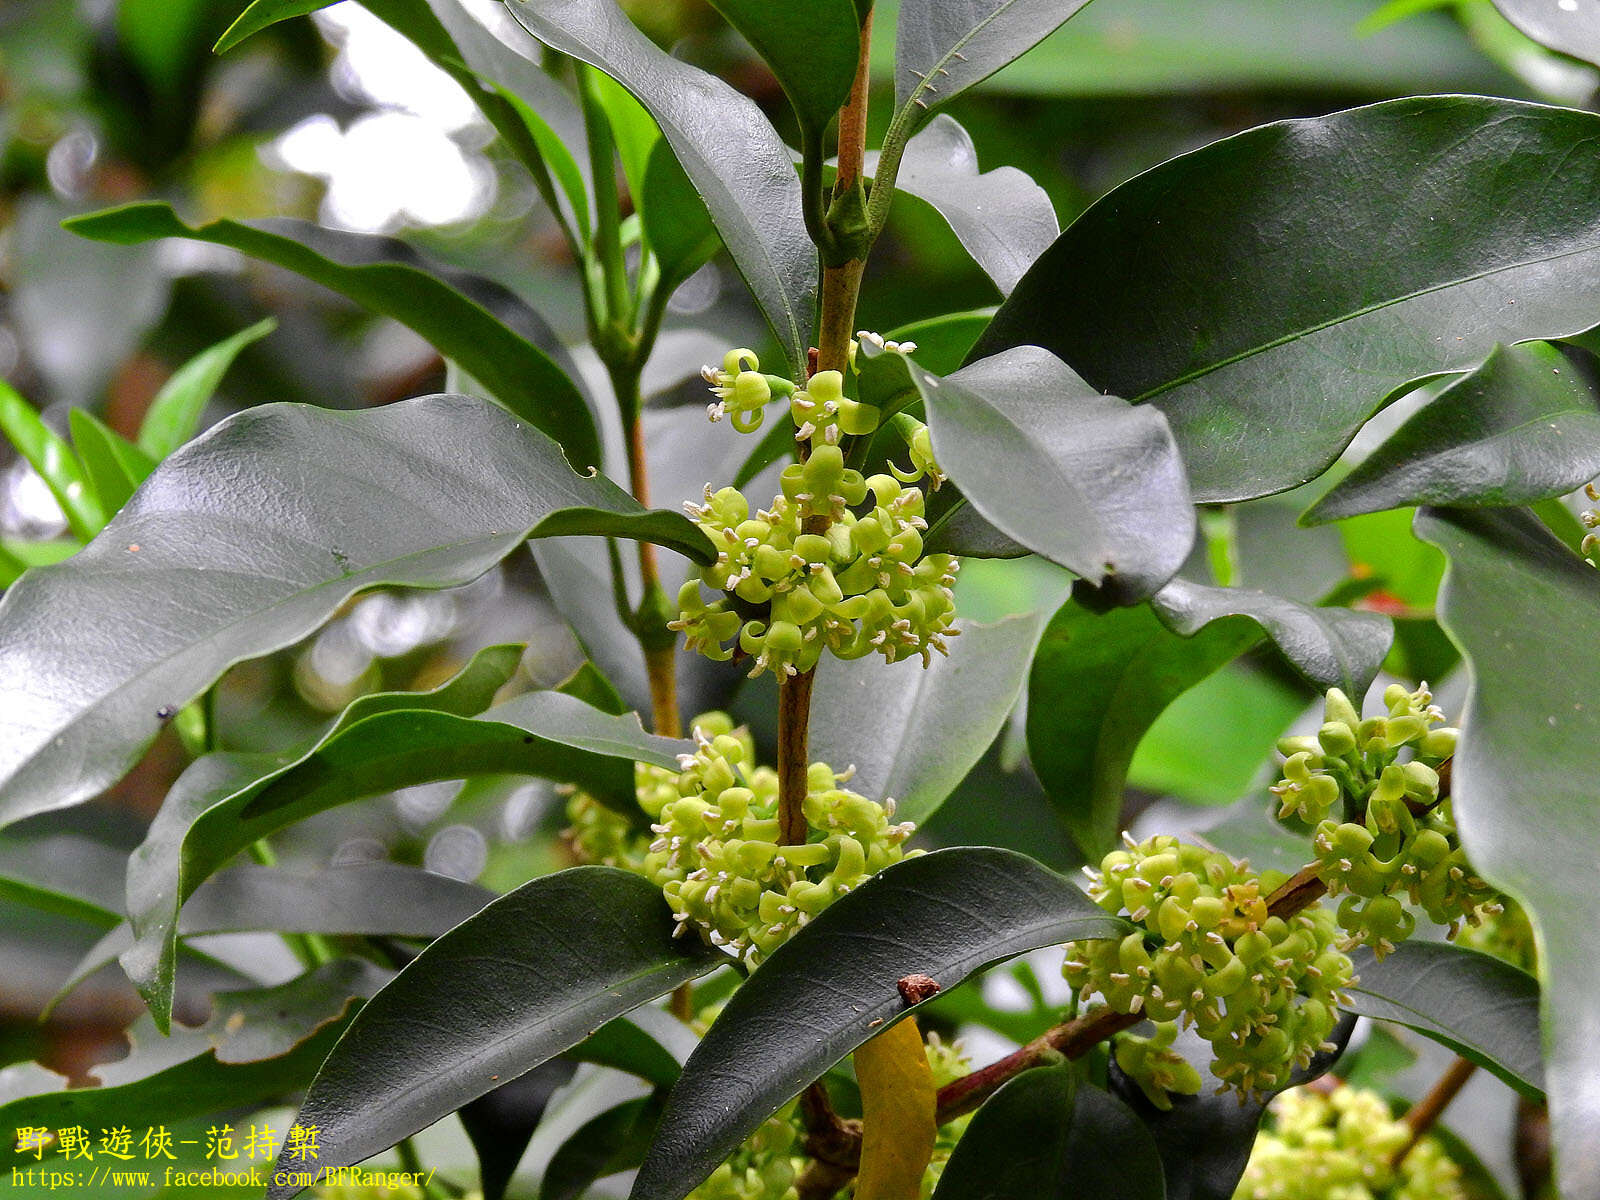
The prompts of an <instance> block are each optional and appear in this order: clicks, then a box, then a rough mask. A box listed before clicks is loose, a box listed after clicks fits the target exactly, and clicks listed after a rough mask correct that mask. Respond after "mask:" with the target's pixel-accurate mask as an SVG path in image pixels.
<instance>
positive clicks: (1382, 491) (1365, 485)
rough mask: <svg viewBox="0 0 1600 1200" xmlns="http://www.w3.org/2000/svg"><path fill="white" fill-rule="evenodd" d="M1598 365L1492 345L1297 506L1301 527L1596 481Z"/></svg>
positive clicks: (1583, 357)
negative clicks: (1328, 485)
mask: <svg viewBox="0 0 1600 1200" xmlns="http://www.w3.org/2000/svg"><path fill="white" fill-rule="evenodd" d="M1597 384H1600V362H1597V361H1596V359H1595V357H1594V355H1592V354H1590V353H1589V352H1588V351H1586V350H1580V349H1578V348H1576V347H1559V346H1552V345H1550V344H1549V343H1547V342H1533V343H1531V344H1529V345H1525V346H1509V347H1507V346H1496V347H1495V348H1494V349H1493V350H1491V351H1490V352H1489V357H1488V358H1486V359H1484V361H1483V365H1482V366H1480V367H1479V368H1478V369H1477V370H1476V371H1473V372H1472V373H1471V374H1470V375H1466V376H1463V377H1462V378H1460V379H1458V380H1456V381H1455V382H1454V383H1452V384H1451V385H1450V386H1449V387H1447V388H1445V389H1444V390H1443V391H1442V392H1440V393H1439V395H1438V396H1437V397H1435V398H1434V399H1433V400H1430V401H1429V402H1428V403H1427V404H1425V405H1423V406H1422V407H1421V408H1420V409H1418V410H1417V411H1416V413H1415V414H1413V415H1412V416H1411V417H1410V418H1409V419H1408V420H1407V421H1406V422H1405V424H1403V425H1401V426H1400V428H1399V429H1397V430H1395V431H1394V433H1392V434H1390V435H1389V437H1388V439H1387V440H1386V441H1385V442H1384V443H1383V444H1382V445H1381V446H1379V447H1378V448H1377V449H1376V450H1374V451H1373V452H1372V453H1371V454H1370V455H1368V456H1367V458H1366V459H1365V460H1363V461H1362V463H1361V464H1360V465H1359V466H1357V467H1356V468H1355V469H1354V470H1353V471H1351V472H1350V473H1349V474H1348V475H1346V476H1345V477H1344V478H1343V479H1341V480H1340V481H1339V482H1338V483H1336V484H1335V485H1334V486H1333V488H1332V489H1331V490H1330V491H1329V492H1328V493H1327V494H1326V495H1325V496H1323V497H1322V498H1321V499H1320V500H1318V501H1317V502H1316V503H1315V504H1313V505H1312V506H1311V507H1310V508H1309V509H1307V510H1306V514H1305V518H1304V520H1305V522H1306V523H1307V524H1313V523H1320V522H1323V521H1337V520H1339V519H1340V518H1341V517H1351V516H1356V515H1357V514H1359V513H1369V512H1378V511H1380V510H1382V509H1386V508H1405V507H1408V506H1410V505H1415V504H1460V505H1468V506H1471V507H1474V508H1476V507H1490V508H1500V507H1504V506H1508V505H1517V504H1531V503H1533V502H1534V501H1536V500H1545V499H1548V498H1550V497H1552V496H1560V495H1564V494H1565V493H1567V492H1570V491H1572V490H1573V489H1574V488H1577V487H1580V486H1581V485H1583V484H1585V483H1587V482H1588V481H1589V480H1591V479H1593V478H1594V477H1595V476H1596V475H1600V394H1597V392H1596V386H1597Z"/></svg>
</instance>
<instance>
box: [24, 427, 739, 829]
mask: <svg viewBox="0 0 1600 1200" xmlns="http://www.w3.org/2000/svg"><path fill="white" fill-rule="evenodd" d="M565 534H608V535H612V536H620V537H648V538H651V539H653V540H657V541H659V542H661V544H663V545H667V546H670V547H672V548H674V549H677V550H679V551H680V552H685V553H687V554H689V555H690V556H692V557H696V558H699V559H701V560H704V559H705V558H707V557H709V554H710V545H709V543H707V542H706V540H705V538H704V536H703V535H702V534H701V533H700V532H699V530H698V529H696V528H695V527H694V526H693V524H692V523H691V522H689V521H688V520H687V519H686V518H684V517H682V516H679V515H676V514H673V513H666V512H654V513H651V512H646V511H645V510H644V509H643V508H641V507H640V506H639V505H638V503H637V502H636V501H634V500H633V498H632V497H630V496H628V495H627V494H626V493H625V492H623V491H622V489H620V488H618V487H617V486H616V485H615V484H613V483H611V482H610V481H609V480H607V479H605V478H588V477H585V476H581V475H578V474H575V473H574V472H573V471H572V470H571V468H569V467H568V466H567V464H566V461H565V459H563V457H562V455H561V450H560V448H559V447H558V446H557V445H556V444H555V443H554V442H552V441H550V440H549V439H548V438H547V437H545V436H544V435H543V434H541V433H539V432H538V431H537V430H535V429H531V428H528V427H527V426H525V425H523V424H522V423H520V422H518V421H517V420H515V419H514V418H513V417H511V416H510V415H509V414H507V413H506V412H505V411H504V410H502V409H500V408H497V407H496V406H494V405H491V404H487V403H484V402H482V401H478V400H473V399H470V398H467V397H464V396H428V397H422V398H419V399H415V400H409V401H405V402H403V403H400V404H394V405H389V406H387V407H385V408H381V409H375V410H371V411H366V412H330V411H327V410H322V409H315V408H310V407H306V406H300V405H290V404H272V405H266V406H263V407H261V408H255V409H250V410H248V411H246V412H242V413H239V414H238V415H236V416H234V417H232V418H230V419H228V420H227V421H224V422H222V423H221V424H220V425H218V426H216V427H215V428H214V429H212V430H211V431H209V432H208V433H207V434H205V435H204V436H203V437H201V438H199V439H198V440H196V441H194V442H191V443H190V444H189V445H187V446H185V447H184V448H183V449H182V450H179V451H178V452H177V453H176V454H174V455H173V456H172V457H171V458H169V459H168V460H167V461H166V462H165V463H163V464H162V465H161V466H160V467H159V468H158V469H157V470H156V472H155V474H154V475H152V476H151V477H150V478H149V479H148V480H147V481H146V482H145V485H144V486H143V487H142V488H140V489H139V491H138V493H137V494H136V495H135V496H134V498H133V499H132V500H131V501H129V503H128V505H127V507H126V508H124V509H123V510H122V512H121V513H119V514H118V515H117V517H116V519H115V520H113V521H112V522H111V524H110V525H109V526H108V527H107V529H106V531H105V533H104V534H102V535H101V536H100V537H99V538H97V539H96V540H95V541H94V542H93V543H92V544H91V545H90V546H88V547H87V548H86V549H84V550H83V551H81V552H80V553H79V554H77V555H76V556H74V557H73V558H72V559H70V560H69V561H67V562H65V563H62V564H60V565H58V566H54V567H45V568H40V569H38V570H34V571H30V572H29V573H28V575H27V576H25V577H24V578H23V579H22V580H20V581H19V582H18V583H16V584H15V585H13V586H12V587H11V588H10V589H9V590H8V591H7V592H6V594H5V598H4V600H3V601H0V629H3V630H4V631H5V645H4V649H3V650H0V664H3V666H0V713H4V714H6V715H5V718H4V721H5V724H4V725H3V726H0V728H3V730H4V736H0V824H7V823H10V822H11V821H15V820H19V819H20V818H22V817H24V816H28V815H30V814H33V813H38V812H46V811H48V810H50V809H54V808H64V807H66V806H68V805H71V804H76V803H78V802H80V801H83V800H86V799H88V798H89V797H90V796H92V795H94V794H95V793H97V792H98V791H100V790H101V789H102V788H104V787H106V786H107V785H108V784H110V783H112V782H114V781H115V780H116V779H118V778H119V777H120V776H121V775H122V774H123V773H124V772H125V771H126V770H127V769H128V768H129V767H130V766H131V765H132V764H133V762H134V761H135V760H136V758H137V756H138V754H139V752H140V751H141V750H142V749H143V747H144V746H146V745H147V744H148V743H149V742H150V741H151V740H152V739H153V738H154V737H155V736H156V734H157V733H158V732H159V731H160V730H161V728H162V726H163V724H164V723H165V721H166V720H167V719H168V718H170V716H171V715H173V714H174V713H175V712H176V711H177V709H179V708H181V707H182V706H183V705H184V704H186V703H188V702H189V701H190V700H192V699H193V698H194V697H195V696H197V695H199V694H200V693H201V692H202V691H204V690H205V689H206V688H207V687H209V686H210V685H211V684H212V683H213V682H214V681H215V680H216V679H217V677H218V676H219V675H221V674H222V673H223V671H225V670H226V669H227V668H228V667H229V666H230V665H232V664H233V663H236V662H240V661H242V660H244V659H247V658H252V657H255V656H257V655H260V654H265V653H268V652H270V651H272V650H276V649H280V648H282V647H284V646H288V645H292V644H293V643H295V642H296V641H298V640H299V639H300V638H302V637H303V636H305V635H306V634H307V633H309V632H311V630H313V629H315V628H317V626H319V625H320V624H322V623H323V622H324V621H326V620H327V619H328V617H330V616H331V615H332V614H333V613H334V612H335V611H336V610H337V609H338V608H339V606H340V605H341V604H343V603H344V602H345V601H346V600H347V599H349V598H350V597H351V596H352V595H354V594H356V593H357V592H360V591H363V590H365V589H367V588H371V587H376V586H379V585H383V584H408V585H412V586H419V587H449V586H454V585H456V584H461V583H465V582H467V581H469V580H471V579H473V578H475V577H476V576H477V575H479V574H481V573H482V572H483V571H485V570H487V569H488V568H489V567H490V566H491V565H493V564H494V563H495V562H497V561H498V560H499V559H501V558H503V557H505V556H506V555H507V554H509V553H511V552H512V551H513V550H515V549H516V548H517V547H518V546H519V545H521V544H522V542H523V540H524V539H525V538H527V537H528V536H530V535H531V536H533V537H546V536H552V535H565ZM127 613H137V614H139V620H138V622H137V623H136V624H134V625H129V624H127V623H126V622H125V621H124V619H123V617H122V616H121V615H119V614H127Z"/></svg>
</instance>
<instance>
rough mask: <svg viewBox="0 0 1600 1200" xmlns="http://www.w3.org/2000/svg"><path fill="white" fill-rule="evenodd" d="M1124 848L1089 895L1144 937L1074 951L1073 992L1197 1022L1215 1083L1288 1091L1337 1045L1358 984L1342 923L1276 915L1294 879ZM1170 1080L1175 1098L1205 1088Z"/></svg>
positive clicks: (1214, 855) (1166, 851) (1149, 845)
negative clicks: (1335, 1036)
mask: <svg viewBox="0 0 1600 1200" xmlns="http://www.w3.org/2000/svg"><path fill="white" fill-rule="evenodd" d="M1124 840H1125V841H1126V842H1127V849H1126V850H1117V851H1113V852H1112V853H1110V854H1108V855H1106V856H1105V859H1104V860H1103V861H1102V863H1101V865H1100V870H1099V871H1097V872H1095V871H1091V872H1090V876H1091V879H1092V880H1093V883H1092V886H1091V887H1090V889H1089V895H1090V896H1091V897H1092V898H1093V899H1094V900H1095V901H1096V902H1097V903H1098V904H1099V905H1100V907H1101V908H1104V909H1105V910H1106V911H1108V912H1111V913H1116V914H1119V915H1123V916H1126V917H1127V918H1128V919H1129V920H1131V921H1132V922H1134V924H1136V925H1138V926H1139V927H1140V928H1138V929H1136V930H1135V931H1134V932H1132V933H1130V934H1128V935H1127V936H1126V937H1124V938H1122V939H1121V940H1120V941H1118V940H1115V939H1109V940H1104V941H1090V942H1073V943H1070V944H1069V945H1068V947H1067V958H1066V963H1065V965H1064V967H1063V973H1064V975H1065V976H1066V979H1067V982H1068V983H1070V984H1072V985H1073V986H1074V987H1076V988H1078V989H1079V992H1080V994H1081V996H1082V998H1083V999H1084V1000H1088V999H1089V998H1091V997H1092V996H1094V995H1095V994H1099V995H1100V996H1101V997H1102V998H1103V999H1104V1001H1105V1002H1106V1003H1107V1004H1108V1005H1110V1006H1111V1007H1112V1008H1113V1009H1115V1010H1116V1011H1118V1012H1125V1013H1138V1014H1141V1015H1144V1016H1146V1017H1148V1018H1150V1019H1151V1020H1153V1021H1157V1022H1167V1021H1176V1020H1182V1021H1183V1022H1184V1023H1185V1024H1189V1023H1193V1025H1194V1027H1195V1029H1196V1031H1197V1032H1198V1033H1199V1034H1200V1036H1201V1037H1203V1038H1205V1039H1206V1041H1208V1042H1210V1043H1211V1050H1212V1054H1213V1062H1212V1064H1211V1071H1212V1074H1214V1075H1215V1076H1216V1077H1217V1078H1218V1079H1219V1080H1221V1081H1222V1082H1223V1083H1224V1084H1225V1085H1227V1086H1229V1087H1232V1088H1234V1089H1236V1090H1237V1091H1239V1092H1241V1093H1250V1092H1253V1091H1267V1090H1270V1089H1273V1088H1276V1087H1280V1086H1282V1085H1283V1084H1284V1083H1285V1082H1287V1080H1288V1078H1289V1076H1290V1074H1291V1072H1292V1071H1293V1070H1294V1069H1295V1068H1296V1067H1303V1066H1305V1065H1306V1064H1307V1063H1309V1062H1310V1061H1311V1057H1312V1055H1313V1054H1315V1053H1316V1052H1317V1051H1318V1050H1320V1049H1323V1048H1325V1047H1329V1044H1328V1042H1327V1038H1328V1035H1329V1034H1330V1033H1331V1032H1332V1030H1333V1026H1334V1022H1335V1021H1336V1019H1337V1012H1336V1005H1337V1004H1338V1003H1339V1001H1340V997H1339V992H1340V989H1342V988H1344V987H1347V986H1348V985H1349V984H1350V982H1351V968H1350V960H1349V958H1347V957H1346V956H1345V955H1344V954H1343V953H1342V952H1341V951H1340V950H1339V949H1338V948H1337V947H1336V946H1335V945H1334V940H1335V938H1336V936H1337V935H1336V930H1335V928H1334V924H1333V919H1332V915H1331V914H1330V913H1327V912H1325V911H1324V910H1321V909H1311V910H1309V911H1307V912H1302V913H1299V914H1296V915H1295V916H1292V917H1289V918H1287V919H1285V918H1283V917H1277V916H1273V915H1271V914H1270V913H1268V911H1267V904H1266V895H1267V893H1269V892H1270V891H1271V889H1272V888H1273V887H1274V886H1276V884H1277V883H1280V882H1282V880H1283V879H1284V878H1285V877H1284V876H1282V875H1281V874H1279V873H1276V872H1268V873H1266V874H1263V875H1257V874H1256V873H1255V872H1253V871H1251V870H1250V869H1249V865H1248V864H1247V863H1243V862H1240V863H1235V862H1234V861H1233V860H1232V859H1231V858H1229V857H1228V856H1227V855H1226V854H1222V853H1220V852H1218V851H1214V850H1205V849H1202V848H1201V847H1198V846H1189V845H1184V844H1182V843H1180V842H1179V841H1178V840H1177V839H1176V838H1173V837H1153V838H1150V839H1148V840H1147V841H1144V842H1141V843H1135V842H1134V841H1133V839H1132V838H1128V837H1126V835H1124ZM1134 1053H1137V1052H1134ZM1152 1058H1153V1056H1152ZM1163 1078H1164V1079H1165V1080H1167V1081H1168V1082H1169V1083H1171V1084H1172V1085H1173V1087H1172V1088H1164V1089H1163V1090H1176V1089H1177V1087H1178V1086H1179V1085H1183V1086H1194V1087H1197V1086H1198V1082H1199V1081H1198V1078H1194V1079H1190V1078H1189V1077H1187V1076H1185V1075H1183V1074H1182V1073H1181V1072H1178V1071H1177V1070H1176V1069H1175V1068H1170V1064H1169V1069H1168V1070H1167V1071H1166V1072H1165V1073H1164V1075H1163Z"/></svg>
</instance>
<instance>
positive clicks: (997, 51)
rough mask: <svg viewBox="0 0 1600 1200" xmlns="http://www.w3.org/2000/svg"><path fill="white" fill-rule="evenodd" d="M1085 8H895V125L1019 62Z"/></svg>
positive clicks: (1075, 0)
mask: <svg viewBox="0 0 1600 1200" xmlns="http://www.w3.org/2000/svg"><path fill="white" fill-rule="evenodd" d="M1088 2H1089V0H956V2H954V3H952V2H951V0H901V4H900V20H899V24H898V25H897V26H896V29H895V44H894V106H895V110H896V112H895V118H896V120H897V121H906V120H909V121H912V122H916V121H919V120H921V119H922V114H924V113H927V112H931V111H932V110H933V109H935V108H937V107H939V106H940V105H942V104H947V103H949V102H950V101H951V100H953V99H954V98H955V97H956V96H958V95H960V93H961V92H963V91H965V90H966V89H967V88H969V87H971V86H972V85H973V84H975V83H978V82H980V81H982V80H983V79H986V78H987V77H988V76H990V75H993V74H994V73H995V72H996V71H998V70H999V69H1000V68H1001V67H1003V66H1005V65H1006V64H1007V63H1009V62H1011V61H1012V60H1013V59H1016V58H1020V57H1021V56H1022V55H1023V54H1025V53H1027V52H1028V51H1029V50H1031V49H1032V48H1033V47H1034V46H1035V45H1037V44H1038V43H1039V42H1040V41H1042V40H1044V38H1045V37H1046V36H1047V35H1049V34H1050V33H1051V32H1053V31H1054V30H1055V29H1057V28H1059V27H1060V26H1061V25H1062V24H1063V23H1064V22H1065V21H1066V20H1067V18H1069V17H1071V16H1073V15H1074V14H1075V13H1077V12H1079V11H1080V10H1081V9H1082V8H1083V7H1084V5H1085V4H1087V3H1088Z"/></svg>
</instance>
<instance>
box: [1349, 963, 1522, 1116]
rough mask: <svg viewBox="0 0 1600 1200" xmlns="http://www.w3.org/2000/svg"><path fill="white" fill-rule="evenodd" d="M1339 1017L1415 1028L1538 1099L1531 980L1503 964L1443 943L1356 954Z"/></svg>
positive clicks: (1518, 1089)
mask: <svg viewBox="0 0 1600 1200" xmlns="http://www.w3.org/2000/svg"><path fill="white" fill-rule="evenodd" d="M1352 958H1353V960H1354V962H1355V966H1356V976H1357V980H1356V983H1355V984H1354V985H1353V986H1352V987H1350V988H1348V989H1346V990H1347V991H1348V992H1349V993H1350V999H1351V1001H1352V1003H1350V1004H1348V1005H1346V1006H1345V1008H1346V1009H1347V1011H1349V1012H1353V1013H1356V1014H1358V1015H1359V1016H1363V1017H1371V1018H1372V1019H1373V1020H1377V1021H1393V1022H1395V1023H1396V1024H1399V1025H1404V1026H1406V1027H1407V1028H1408V1029H1415V1030H1416V1031H1417V1032H1418V1033H1421V1034H1425V1035H1426V1036H1428V1037H1430V1038H1432V1039H1433V1040H1434V1041H1436V1042H1441V1043H1443V1044H1444V1045H1446V1046H1448V1047H1450V1049H1452V1050H1454V1051H1455V1052H1456V1053H1457V1054H1460V1055H1463V1056H1464V1057H1466V1058H1470V1059H1471V1060H1472V1061H1473V1062H1475V1063H1477V1064H1478V1065H1479V1066H1482V1067H1486V1068H1488V1069H1489V1070H1490V1071H1492V1072H1494V1074H1496V1075H1498V1076H1499V1077H1500V1078H1501V1079H1503V1080H1505V1082H1506V1083H1508V1084H1510V1085H1511V1086H1512V1087H1514V1088H1516V1089H1517V1091H1519V1092H1521V1093H1522V1094H1523V1095H1525V1096H1527V1097H1529V1098H1530V1099H1533V1100H1541V1099H1543V1098H1544V1074H1545V1072H1544V1066H1543V1063H1542V1062H1541V1061H1540V1058H1541V1056H1540V1052H1539V981H1538V980H1536V979H1535V978H1534V977H1533V976H1532V975H1529V974H1528V973H1527V972H1526V971H1519V970H1518V969H1517V968H1516V967H1513V966H1512V965H1511V964H1510V963H1506V962H1502V961H1501V960H1500V959H1498V958H1495V957H1493V956H1492V955H1488V954H1480V953H1479V952H1478V951H1476V950H1468V949H1466V948H1465V947H1463V946H1453V945H1451V944H1450V943H1448V942H1419V941H1415V940H1413V941H1409V942H1406V943H1405V944H1403V945H1402V946H1400V947H1399V948H1398V949H1396V950H1395V951H1394V953H1393V954H1388V955H1385V956H1384V957H1383V959H1381V960H1379V959H1377V958H1375V957H1374V956H1373V954H1372V951H1371V950H1369V949H1366V948H1364V947H1363V948H1362V949H1360V950H1358V951H1356V953H1355V954H1354V955H1352Z"/></svg>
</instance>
